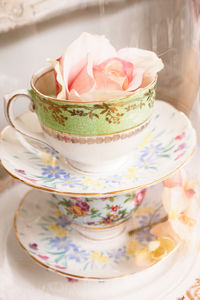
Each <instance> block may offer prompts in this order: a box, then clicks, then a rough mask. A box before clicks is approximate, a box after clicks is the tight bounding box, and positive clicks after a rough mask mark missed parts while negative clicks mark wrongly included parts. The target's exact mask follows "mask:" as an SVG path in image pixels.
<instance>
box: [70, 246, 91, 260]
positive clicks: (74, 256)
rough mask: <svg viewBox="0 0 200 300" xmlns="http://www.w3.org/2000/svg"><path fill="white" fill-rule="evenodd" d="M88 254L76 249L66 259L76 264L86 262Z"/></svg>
mask: <svg viewBox="0 0 200 300" xmlns="http://www.w3.org/2000/svg"><path fill="white" fill-rule="evenodd" d="M88 257H89V254H88V252H87V251H86V250H80V249H78V248H75V249H74V251H73V252H71V253H70V254H69V255H68V256H67V258H68V259H71V260H74V261H76V262H83V261H86V260H88Z"/></svg>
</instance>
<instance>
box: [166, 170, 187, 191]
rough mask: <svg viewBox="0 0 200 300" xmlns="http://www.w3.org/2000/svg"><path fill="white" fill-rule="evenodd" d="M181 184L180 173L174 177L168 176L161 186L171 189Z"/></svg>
mask: <svg viewBox="0 0 200 300" xmlns="http://www.w3.org/2000/svg"><path fill="white" fill-rule="evenodd" d="M182 184H183V177H182V174H181V172H180V171H179V172H176V173H175V174H174V175H172V176H170V177H169V178H167V179H166V180H164V181H163V185H164V186H165V187H168V188H173V187H175V186H181V185H182Z"/></svg>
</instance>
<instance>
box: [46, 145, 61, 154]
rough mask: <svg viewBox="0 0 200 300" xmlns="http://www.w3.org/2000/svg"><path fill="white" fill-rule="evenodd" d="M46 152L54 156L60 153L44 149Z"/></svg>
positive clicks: (47, 148)
mask: <svg viewBox="0 0 200 300" xmlns="http://www.w3.org/2000/svg"><path fill="white" fill-rule="evenodd" d="M44 150H45V152H47V153H49V154H51V155H52V156H56V155H57V154H58V153H59V152H58V151H56V150H54V149H53V148H49V147H47V146H46V147H44Z"/></svg>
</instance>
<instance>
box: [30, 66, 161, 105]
mask: <svg viewBox="0 0 200 300" xmlns="http://www.w3.org/2000/svg"><path fill="white" fill-rule="evenodd" d="M42 71H43V72H42ZM52 71H53V68H52V66H48V67H43V68H41V69H40V70H39V71H37V72H36V73H34V74H33V76H32V78H31V82H30V85H31V88H32V89H33V90H34V92H35V93H36V94H38V95H40V96H41V97H44V98H45V99H49V100H54V101H59V102H60V103H65V104H66V103H74V104H77V103H79V104H80V103H81V104H83V105H84V103H85V104H93V103H94V104H96V103H102V102H109V103H112V102H116V101H119V100H124V99H127V98H130V97H132V96H135V95H138V94H139V93H141V92H144V91H145V90H148V89H149V88H150V86H151V85H154V84H156V82H157V78H158V75H156V76H155V78H154V80H152V81H151V82H150V83H149V84H148V85H147V86H146V87H145V88H143V89H142V91H138V92H135V93H132V94H131V95H128V96H127V97H125V98H119V99H115V100H110V101H73V100H63V99H58V98H56V97H51V96H47V95H44V94H42V93H41V92H40V91H38V89H37V88H36V87H35V84H36V83H37V81H38V80H39V79H40V78H41V77H42V76H44V75H46V74H47V73H49V72H52Z"/></svg>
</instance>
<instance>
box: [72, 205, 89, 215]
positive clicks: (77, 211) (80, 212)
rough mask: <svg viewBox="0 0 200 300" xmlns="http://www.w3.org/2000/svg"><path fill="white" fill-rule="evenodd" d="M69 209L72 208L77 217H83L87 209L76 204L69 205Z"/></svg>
mask: <svg viewBox="0 0 200 300" xmlns="http://www.w3.org/2000/svg"><path fill="white" fill-rule="evenodd" d="M70 209H71V210H72V212H73V214H74V215H75V216H77V217H84V216H85V215H86V214H87V211H84V210H82V209H81V207H80V206H78V205H71V206H70Z"/></svg>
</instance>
